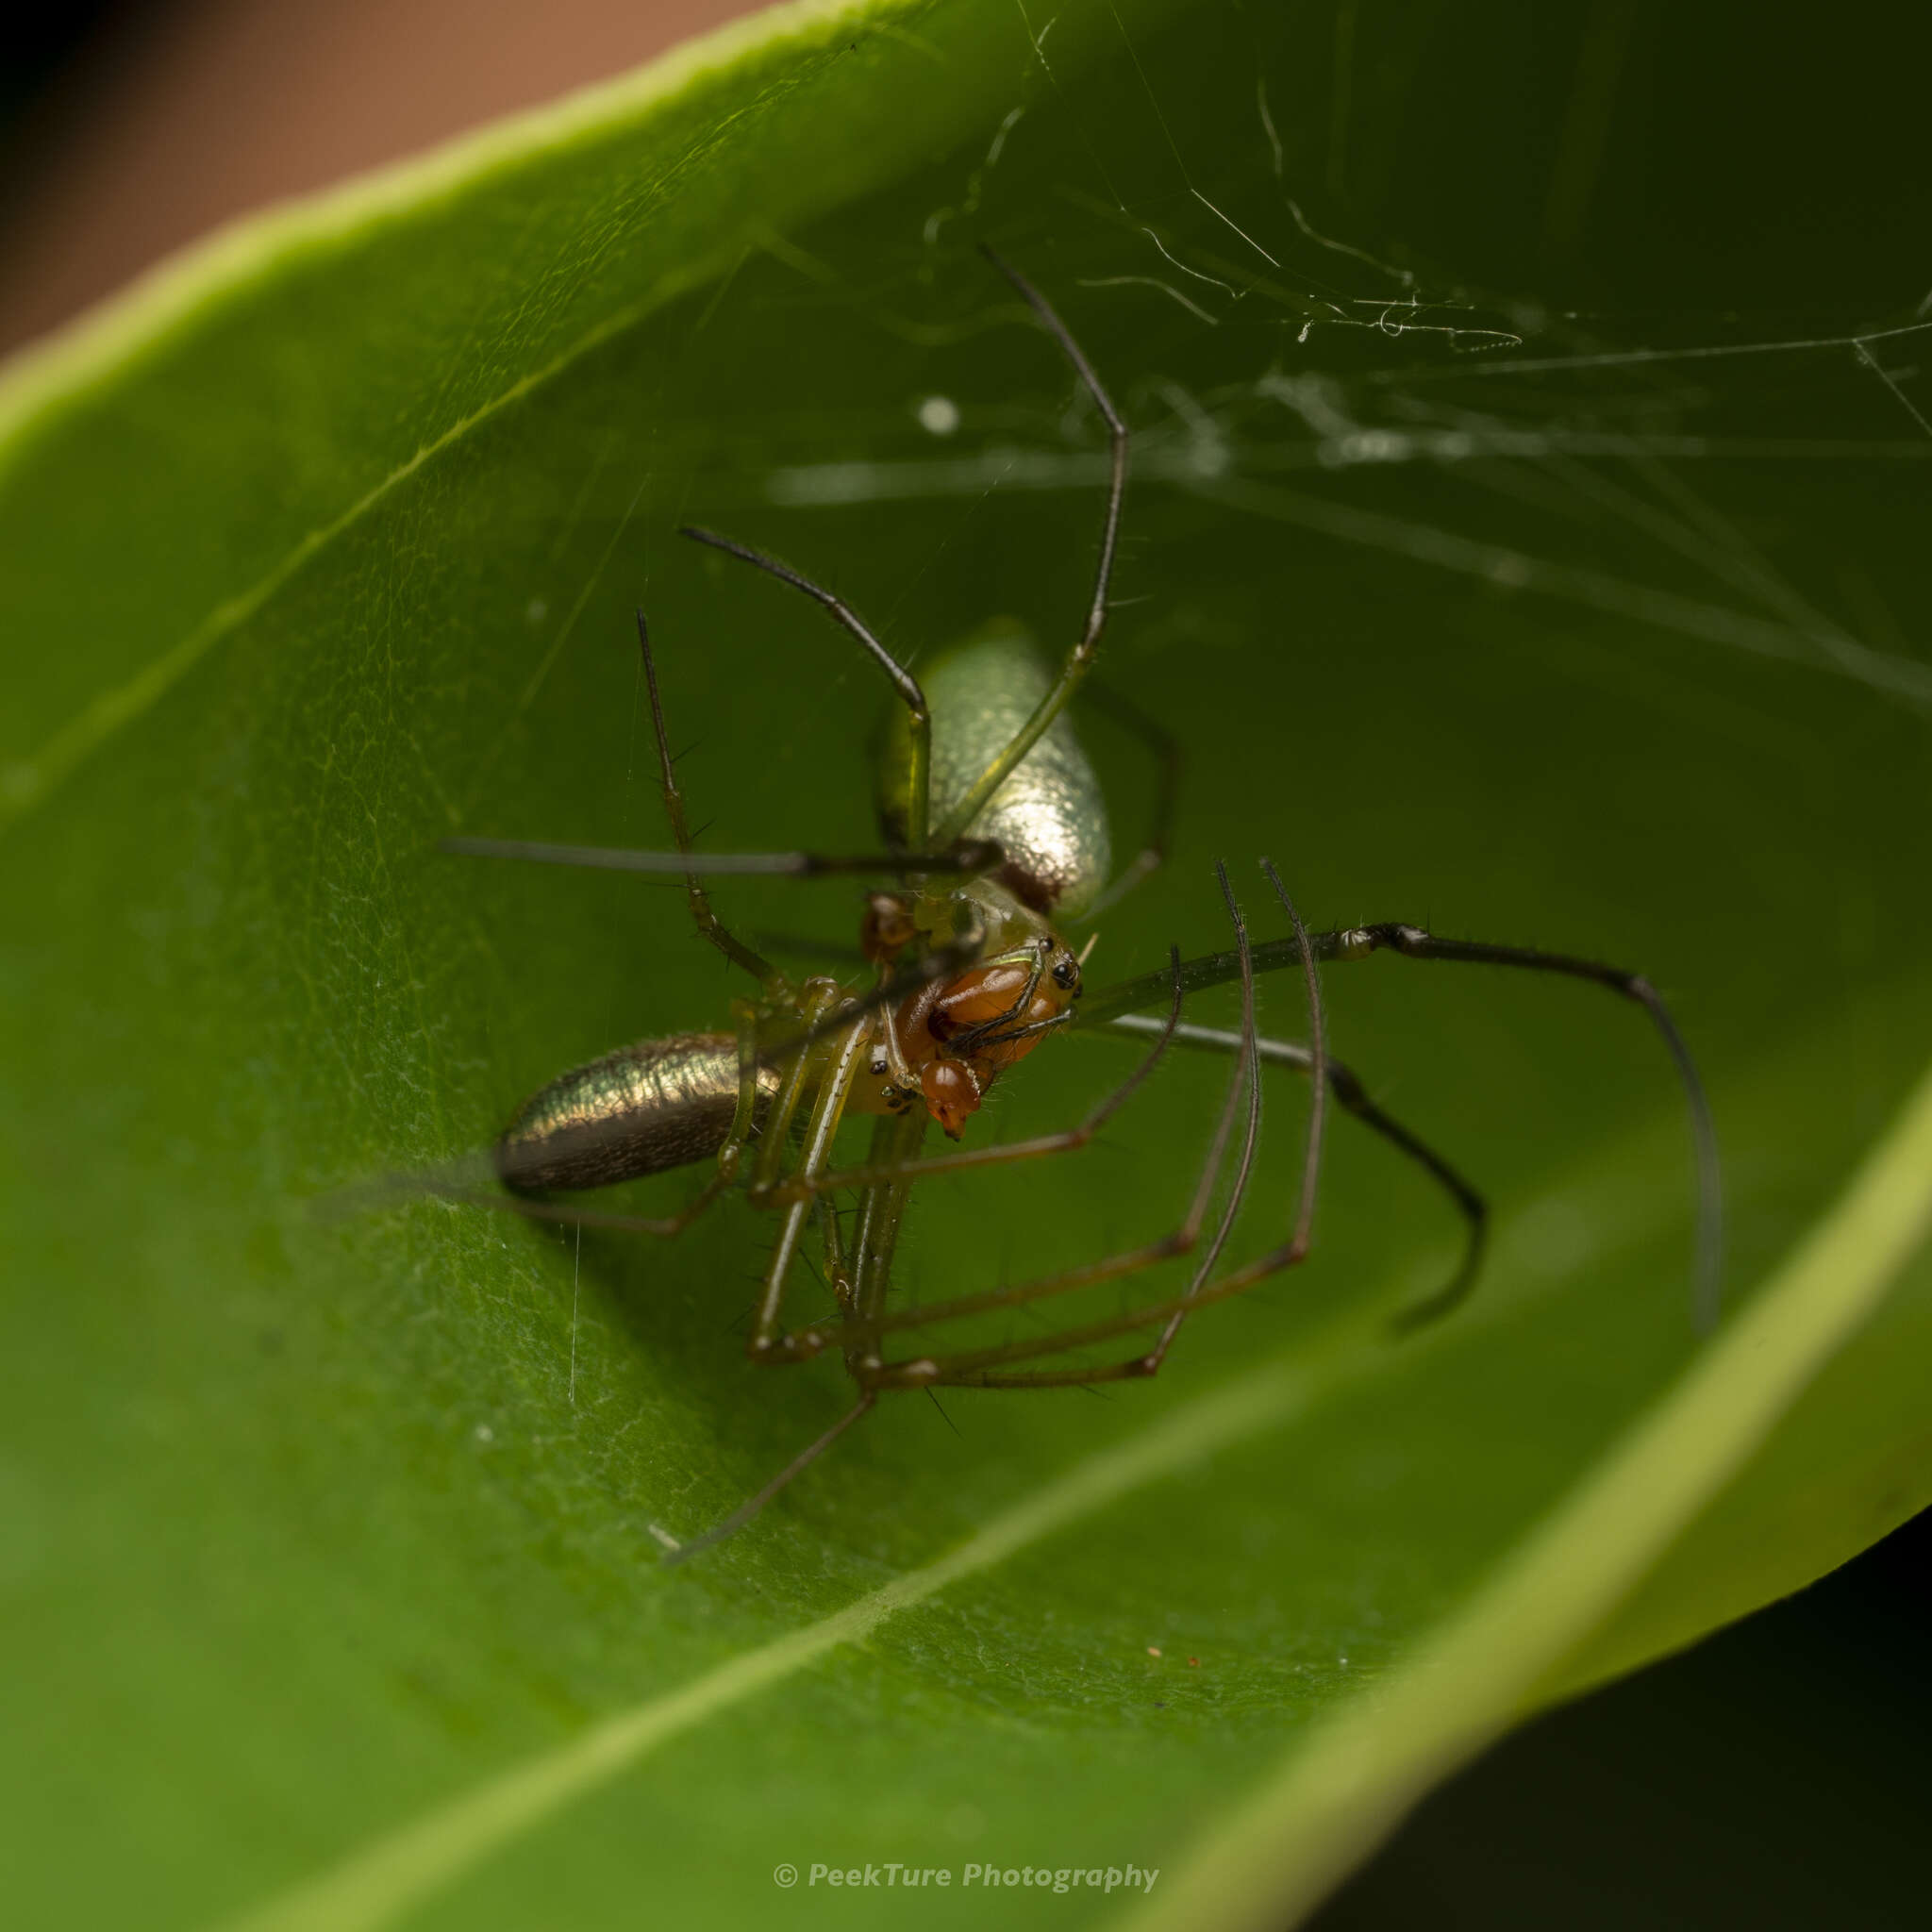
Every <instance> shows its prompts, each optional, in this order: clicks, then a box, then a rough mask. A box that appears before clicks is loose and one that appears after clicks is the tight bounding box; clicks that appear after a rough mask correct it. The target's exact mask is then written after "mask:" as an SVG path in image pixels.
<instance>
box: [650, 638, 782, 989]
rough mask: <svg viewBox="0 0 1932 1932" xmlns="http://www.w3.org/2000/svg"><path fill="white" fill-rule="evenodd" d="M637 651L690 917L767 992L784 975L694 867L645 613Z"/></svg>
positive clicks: (715, 944)
mask: <svg viewBox="0 0 1932 1932" xmlns="http://www.w3.org/2000/svg"><path fill="white" fill-rule="evenodd" d="M638 649H639V650H640V651H641V652H642V654H643V659H644V684H645V687H646V688H647V689H648V691H650V694H651V731H652V734H653V735H654V736H655V737H656V739H657V741H658V772H659V774H661V776H662V778H663V781H664V816H665V817H666V818H667V819H669V820H670V822H671V840H672V842H673V843H674V844H675V846H676V847H677V853H678V857H679V858H682V859H683V860H684V891H685V897H686V898H687V899H688V900H689V901H690V903H691V918H692V919H694V920H695V921H696V922H697V928H698V930H699V931H700V932H701V933H703V934H704V936H705V937H706V938H707V939H708V940H709V941H710V942H711V943H712V944H713V945H714V946H716V947H717V948H718V950H719V951H720V952H721V953H723V954H724V957H725V958H727V959H729V960H730V961H731V962H732V963H733V964H734V965H738V966H742V967H743V968H744V970H745V971H746V972H747V973H749V974H751V975H752V977H753V978H754V979H756V980H758V981H759V982H760V983H761V984H762V985H763V986H764V987H765V988H766V989H767V990H768V991H770V990H772V989H774V988H775V987H777V986H779V985H780V984H781V983H782V975H781V974H779V972H778V969H777V968H776V967H775V966H774V965H773V964H772V962H771V961H770V960H769V959H766V958H762V957H761V956H760V955H759V954H758V953H755V952H753V951H752V949H751V948H750V947H749V946H748V945H746V944H745V943H744V942H743V941H741V940H740V939H738V938H737V937H736V936H735V935H734V934H733V933H732V932H731V931H730V929H729V928H728V927H727V926H726V925H725V924H724V921H723V920H722V919H720V918H719V917H718V915H717V914H716V913H715V912H713V911H712V910H711V900H710V895H709V894H708V892H707V891H705V889H704V887H703V886H701V885H700V884H699V883H698V875H697V873H696V871H695V869H694V868H693V867H692V864H691V824H690V822H689V821H688V820H687V819H686V817H685V814H684V793H683V792H681V791H679V790H678V789H677V768H676V766H675V763H674V762H673V760H672V757H671V739H670V736H669V734H668V733H667V732H666V730H665V728H664V699H663V695H662V693H661V692H660V691H658V662H657V659H656V658H653V657H652V655H651V627H650V625H648V624H646V623H645V621H644V613H643V612H642V611H641V610H640V611H639V612H638Z"/></svg>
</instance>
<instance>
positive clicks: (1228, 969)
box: [1074, 920, 1724, 1328]
mask: <svg viewBox="0 0 1932 1932" xmlns="http://www.w3.org/2000/svg"><path fill="white" fill-rule="evenodd" d="M1308 944H1309V948H1310V950H1311V951H1312V952H1313V954H1314V957H1315V958H1316V959H1317V961H1320V962H1325V961H1328V960H1345V959H1366V958H1368V957H1369V955H1370V954H1372V953H1376V952H1382V951H1390V952H1395V953H1400V954H1401V955H1402V956H1403V957H1404V958H1409V959H1441V960H1449V961H1454V962H1461V963H1465V964H1474V965H1484V966H1505V967H1510V968H1514V969H1517V970H1520V971H1523V972H1528V973H1549V974H1557V976H1559V977H1562V978H1568V979H1581V980H1586V981H1588V982H1590V983H1591V984H1592V985H1596V986H1601V987H1604V988H1606V989H1607V990H1608V991H1611V992H1614V993H1617V994H1618V995H1620V996H1621V997H1622V998H1624V999H1627V1000H1629V1001H1631V1002H1632V1003H1633V1004H1634V1005H1637V1006H1640V1007H1641V1008H1643V1009H1644V1011H1645V1012H1647V1013H1648V1014H1649V1015H1650V1019H1651V1024H1653V1025H1654V1026H1655V1027H1656V1028H1657V1034H1658V1036H1659V1037H1660V1038H1661V1039H1662V1041H1663V1042H1664V1046H1665V1048H1666V1050H1667V1051H1668V1052H1669V1054H1670V1057H1671V1061H1672V1065H1673V1067H1674V1070H1675V1072H1676V1074H1677V1079H1678V1083H1679V1085H1680V1087H1681V1088H1682V1090H1683V1093H1684V1099H1685V1104H1686V1108H1687V1109H1688V1111H1689V1113H1690V1117H1691V1148H1692V1153H1693V1157H1694V1159H1695V1163H1696V1174H1697V1182H1696V1187H1697V1260H1696V1273H1695V1284H1696V1292H1695V1309H1696V1314H1697V1320H1698V1324H1699V1325H1700V1326H1702V1327H1705V1328H1708V1327H1710V1326H1711V1325H1712V1324H1714V1323H1715V1321H1716V1319H1717V1313H1718V1305H1719V1300H1720V1291H1721V1284H1722V1278H1723V1272H1724V1182H1723V1174H1722V1170H1721V1166H1720V1162H1719V1158H1718V1144H1717V1129H1716V1126H1715V1124H1714V1123H1713V1121H1712V1119H1711V1112H1710V1102H1709V1099H1708V1098H1707V1095H1706V1093H1705V1091H1704V1082H1703V1080H1702V1079H1701V1078H1700V1076H1699V1074H1698V1072H1697V1066H1696V1062H1695V1061H1694V1060H1693V1059H1692V1058H1691V1050H1690V1048H1689V1047H1688V1046H1687V1045H1686V1044H1685V1041H1684V1037H1683V1035H1682V1034H1681V1033H1680V1032H1678V1030H1677V1025H1676V1022H1675V1021H1674V1019H1672V1017H1671V1013H1670V1009H1669V1008H1667V1007H1666V1006H1665V1005H1664V1002H1663V999H1662V997H1661V996H1660V995H1659V994H1658V992H1657V989H1656V988H1655V987H1654V986H1653V985H1652V984H1651V983H1650V981H1649V980H1648V979H1646V978H1645V977H1644V976H1643V974H1641V973H1632V972H1630V971H1628V970H1627V969H1626V968H1624V967H1621V966H1611V965H1607V964H1606V963H1605V962H1603V961H1602V960H1599V959H1586V958H1579V957H1578V956H1576V955H1574V954H1570V953H1548V952H1544V951H1542V950H1541V949H1540V948H1538V947H1534V946H1505V945H1494V944H1491V943H1490V942H1489V941H1482V940H1447V939H1439V938H1438V937H1437V936H1436V935H1435V934H1434V933H1431V932H1428V931H1426V930H1425V929H1424V927H1422V926H1419V925H1408V924H1403V923H1402V922H1400V921H1395V920H1388V921H1383V922H1381V923H1379V924H1374V925H1355V926H1343V927H1339V928H1337V929H1336V930H1334V931H1332V932H1318V933H1311V934H1310V935H1309V936H1308ZM1296 958H1298V952H1297V949H1296V948H1295V947H1294V945H1293V943H1292V942H1291V941H1269V942H1268V943H1266V944H1263V945H1259V946H1257V947H1256V948H1255V949H1254V965H1255V970H1256V971H1257V973H1271V972H1274V971H1276V970H1278V969H1279V968H1281V967H1284V966H1287V965H1290V964H1291V963H1293V962H1294V960H1295V959H1296ZM1240 975H1241V962H1240V959H1239V958H1238V957H1237V955H1235V954H1233V953H1210V954H1205V955H1203V956H1202V957H1201V958H1196V959H1189V960H1185V961H1183V962H1182V966H1181V979H1182V983H1183V985H1184V986H1185V987H1186V989H1187V991H1190V992H1196V991H1200V990H1201V989H1202V988H1204V987H1209V986H1222V985H1225V984H1226V983H1227V982H1228V981H1230V980H1233V979H1237V978H1239V977H1240ZM1168 984H1169V975H1168V974H1166V973H1149V974H1142V975H1141V977H1140V978H1138V979H1130V980H1122V981H1120V982H1119V983H1118V984H1116V985H1113V986H1110V987H1107V988H1105V989H1103V990H1101V991H1096V992H1090V993H1089V994H1087V995H1086V997H1085V998H1084V999H1083V1000H1082V1002H1081V1006H1080V1013H1079V1018H1078V1020H1077V1021H1076V1022H1075V1023H1074V1024H1076V1025H1080V1026H1089V1025H1093V1024H1098V1023H1104V1022H1107V1021H1111V1020H1114V1019H1116V1018H1118V1017H1119V1016H1120V1015H1122V1014H1124V1013H1131V1012H1133V1011H1135V1010H1136V1009H1137V1008H1147V1007H1152V1006H1155V1005H1157V1004H1158V1002H1159V1001H1160V1000H1161V999H1162V998H1164V997H1165V995H1166V993H1167V989H1168Z"/></svg>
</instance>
